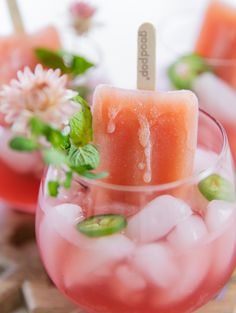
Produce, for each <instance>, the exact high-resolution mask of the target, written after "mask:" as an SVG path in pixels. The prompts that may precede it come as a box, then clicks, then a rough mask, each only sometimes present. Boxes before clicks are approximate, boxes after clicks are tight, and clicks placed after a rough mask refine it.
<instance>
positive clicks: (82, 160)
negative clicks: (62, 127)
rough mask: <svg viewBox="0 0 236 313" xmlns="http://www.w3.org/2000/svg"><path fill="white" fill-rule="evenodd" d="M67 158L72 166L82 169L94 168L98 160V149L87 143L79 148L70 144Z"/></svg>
mask: <svg viewBox="0 0 236 313" xmlns="http://www.w3.org/2000/svg"><path fill="white" fill-rule="evenodd" d="M68 159H69V163H70V164H71V166H72V167H73V168H80V169H83V170H92V169H95V168H96V167H98V165H99V162H100V157H99V153H98V150H97V149H96V147H95V146H94V145H92V144H87V145H85V146H83V147H80V148H77V147H75V146H71V147H70V150H69V153H68Z"/></svg>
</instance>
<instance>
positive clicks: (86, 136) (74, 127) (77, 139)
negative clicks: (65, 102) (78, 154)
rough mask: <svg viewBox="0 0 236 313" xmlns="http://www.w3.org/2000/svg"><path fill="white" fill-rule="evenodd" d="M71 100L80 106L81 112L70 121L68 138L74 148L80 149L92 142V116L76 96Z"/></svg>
mask: <svg viewBox="0 0 236 313" xmlns="http://www.w3.org/2000/svg"><path fill="white" fill-rule="evenodd" d="M73 100H74V101H75V102H78V103H80V104H81V110H80V111H79V112H77V113H76V114H75V115H74V116H73V117H72V118H71V119H70V122H69V125H70V138H71V141H72V143H73V144H74V145H75V146H76V147H80V146H83V145H85V144H87V143H89V142H90V141H92V140H93V130H92V114H91V111H90V107H89V105H88V103H87V102H86V101H85V100H84V99H83V98H81V97H80V96H76V97H74V98H73Z"/></svg>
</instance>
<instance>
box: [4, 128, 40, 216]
mask: <svg viewBox="0 0 236 313" xmlns="http://www.w3.org/2000/svg"><path fill="white" fill-rule="evenodd" d="M14 136H15V134H14V133H13V132H12V131H11V130H10V129H9V128H7V127H6V126H5V127H4V126H0V177H1V179H0V200H1V201H3V202H4V203H6V205H7V206H9V207H11V208H13V209H16V210H18V211H22V212H26V213H35V210H36V207H37V198H38V192H39V186H40V178H41V175H42V170H43V161H42V159H41V157H40V155H39V153H37V152H35V153H22V152H17V151H14V150H12V149H11V148H10V147H9V141H10V139H11V138H12V137H14Z"/></svg>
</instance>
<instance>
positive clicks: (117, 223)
mask: <svg viewBox="0 0 236 313" xmlns="http://www.w3.org/2000/svg"><path fill="white" fill-rule="evenodd" d="M126 226H127V220H126V218H125V217H124V216H123V215H119V214H104V215H96V216H91V217H88V218H86V219H85V220H83V221H81V222H79V223H78V224H77V225H76V228H77V230H78V231H79V232H81V233H82V234H84V235H86V236H88V237H92V238H94V237H103V236H109V235H112V234H115V233H118V232H120V231H121V230H122V229H124V228H125V227H126Z"/></svg>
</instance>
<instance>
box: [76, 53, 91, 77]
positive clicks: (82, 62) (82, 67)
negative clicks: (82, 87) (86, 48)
mask: <svg viewBox="0 0 236 313" xmlns="http://www.w3.org/2000/svg"><path fill="white" fill-rule="evenodd" d="M92 67H94V64H93V63H91V62H89V61H87V60H86V59H85V58H83V57H81V56H78V55H72V59H71V64H70V68H71V70H72V74H73V75H75V76H77V75H82V74H84V73H85V72H87V70H89V69H90V68H92Z"/></svg>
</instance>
